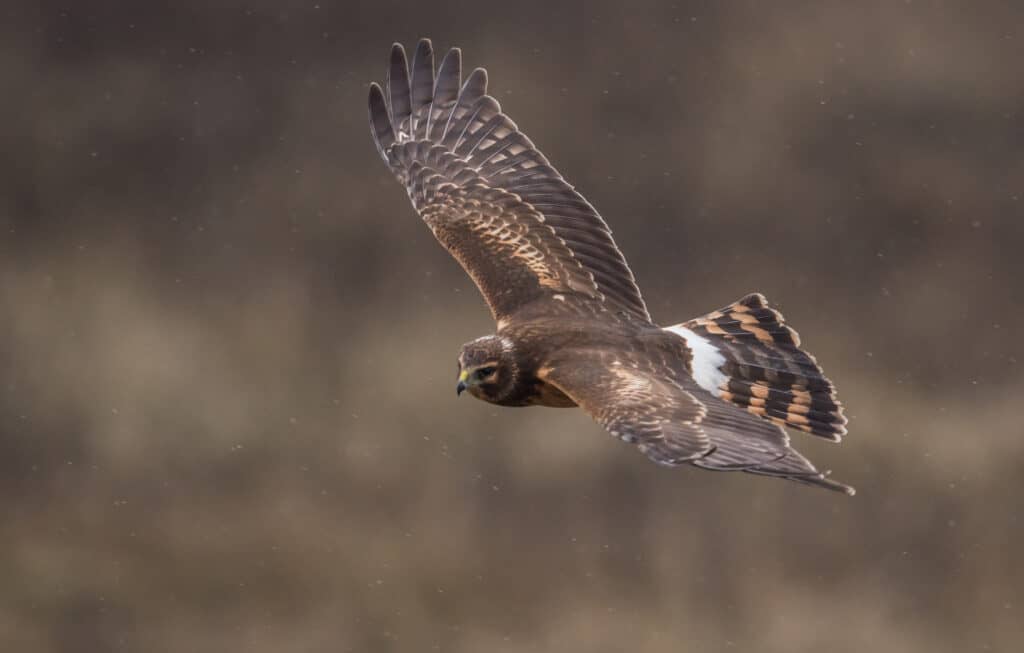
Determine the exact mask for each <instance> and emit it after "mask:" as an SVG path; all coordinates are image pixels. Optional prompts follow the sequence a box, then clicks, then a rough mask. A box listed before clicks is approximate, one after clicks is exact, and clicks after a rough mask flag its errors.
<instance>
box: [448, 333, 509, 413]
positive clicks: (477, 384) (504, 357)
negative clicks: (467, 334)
mask: <svg viewBox="0 0 1024 653" xmlns="http://www.w3.org/2000/svg"><path fill="white" fill-rule="evenodd" d="M512 352H513V350H512V342H511V341H510V340H509V339H508V338H503V337H501V336H484V337H483V338H477V339H476V340H474V341H472V342H467V343H466V344H464V345H462V351H461V352H459V377H458V381H457V385H456V386H455V390H456V392H457V393H458V394H460V395H461V394H462V392H463V390H466V391H469V394H471V395H473V396H474V397H476V398H477V399H481V400H483V401H487V402H491V403H498V402H500V401H501V400H502V399H504V398H506V397H508V396H509V395H510V394H511V392H512V390H513V389H514V388H515V385H516V381H517V378H518V369H517V366H516V363H515V358H514V357H513V353H512Z"/></svg>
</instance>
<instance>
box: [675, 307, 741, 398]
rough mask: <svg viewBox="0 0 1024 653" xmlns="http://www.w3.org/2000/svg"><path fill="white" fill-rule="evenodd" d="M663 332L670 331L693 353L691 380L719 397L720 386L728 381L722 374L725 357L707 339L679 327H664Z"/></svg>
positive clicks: (720, 392)
mask: <svg viewBox="0 0 1024 653" xmlns="http://www.w3.org/2000/svg"><path fill="white" fill-rule="evenodd" d="M665 331H671V332H672V333H674V334H676V335H677V336H679V337H681V338H682V339H683V340H685V341H686V346H687V347H689V348H690V351H691V352H693V363H692V366H693V380H694V381H696V382H697V385H699V386H700V387H702V388H704V389H705V390H707V391H708V392H710V393H711V394H713V395H714V396H716V397H718V396H721V394H722V389H721V386H722V385H723V384H724V383H725V382H726V381H728V380H729V377H728V376H727V375H726V374H725V373H724V372H722V369H721V368H722V365H723V364H725V356H723V355H722V352H721V351H719V349H718V347H716V346H714V345H713V344H711V341H710V340H708V339H707V338H704V337H702V336H698V335H697V334H696V333H694V332H693V331H690V330H689V329H687V328H686V327H684V326H681V325H676V326H670V327H666V328H665Z"/></svg>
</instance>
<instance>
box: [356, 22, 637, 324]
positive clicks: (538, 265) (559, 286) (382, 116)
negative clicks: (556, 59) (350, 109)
mask: <svg viewBox="0 0 1024 653" xmlns="http://www.w3.org/2000/svg"><path fill="white" fill-rule="evenodd" d="M461 70H462V65H461V54H460V53H459V51H458V50H452V51H451V52H449V53H448V55H447V56H446V57H445V58H444V60H443V61H442V64H441V67H440V69H439V71H438V75H437V78H436V79H435V78H434V69H433V50H432V47H431V45H430V42H429V41H428V40H425V39H424V40H422V41H420V43H419V45H418V46H417V48H416V55H415V59H414V62H413V66H412V75H411V79H410V75H409V66H408V63H407V59H406V55H405V50H404V49H403V48H402V47H401V46H400V45H397V44H396V45H395V46H394V47H393V48H392V52H391V59H390V62H389V74H388V83H387V86H386V88H387V89H388V92H387V97H385V94H384V93H382V92H381V91H380V89H379V87H377V86H376V85H372V86H371V89H370V121H371V125H372V127H373V133H374V139H375V142H376V144H377V147H378V150H379V151H380V154H381V156H382V157H383V158H384V160H385V161H386V162H387V163H388V165H389V166H390V167H391V170H392V172H393V173H394V174H395V176H396V177H397V178H398V180H399V181H400V182H401V183H402V184H403V185H405V187H406V189H407V191H408V193H409V197H410V199H411V200H412V203H413V206H414V207H415V208H416V210H417V211H418V212H419V213H420V215H421V216H422V217H423V218H424V220H425V221H426V222H427V224H428V225H429V226H430V228H431V230H432V231H433V232H434V235H435V236H437V238H438V240H439V241H440V242H441V243H442V244H443V245H444V246H445V247H446V248H448V250H449V251H450V252H451V253H452V255H453V256H454V257H455V258H456V259H457V260H458V261H459V263H461V264H462V266H463V268H465V270H466V272H467V273H468V274H469V275H470V277H472V279H473V280H474V282H476V284H477V285H478V286H479V288H480V290H481V292H482V293H483V295H484V298H485V300H486V301H487V303H488V305H489V306H490V308H491V312H492V313H493V314H494V317H495V319H496V320H498V321H499V322H500V321H503V320H507V319H508V318H510V317H511V316H512V315H514V314H515V313H516V312H517V311H518V310H519V309H520V308H522V307H523V306H525V305H526V304H530V303H532V302H537V301H548V302H551V301H562V302H572V303H575V304H577V305H580V308H581V310H582V311H584V312H587V313H589V314H592V315H594V316H598V317H603V318H605V319H616V320H619V319H623V318H625V319H633V320H637V321H639V322H641V323H649V322H650V316H649V315H648V313H647V308H646V306H645V305H644V302H643V299H642V298H641V296H640V291H639V289H638V288H637V286H636V282H635V280H634V278H633V274H632V272H631V271H630V269H629V267H628V265H627V264H626V260H625V258H624V257H623V255H622V253H621V252H620V251H619V249H618V247H617V246H616V245H615V242H614V241H613V240H612V237H611V230H610V229H609V228H608V225H607V224H606V223H605V222H604V220H603V219H602V218H601V216H600V215H599V214H598V213H597V211H596V210H595V209H594V208H593V206H591V205H590V204H589V203H588V202H587V201H586V199H584V198H583V196H582V195H580V194H579V193H577V192H576V191H575V190H574V189H573V187H572V186H571V185H569V184H568V183H567V182H566V181H565V180H564V179H563V178H562V176H561V175H560V174H559V173H558V172H557V171H556V170H555V169H554V168H553V167H552V166H551V165H550V163H549V162H548V160H547V159H546V158H545V157H544V155H543V154H541V153H540V152H539V151H538V150H537V149H536V147H535V146H534V145H533V143H532V142H530V139H529V138H527V137H526V135H525V134H523V133H522V132H520V131H519V130H518V128H517V127H516V124H515V123H514V122H512V120H511V119H509V118H508V116H506V115H505V114H504V113H502V111H501V107H500V105H499V104H498V102H497V100H495V99H494V98H493V97H491V96H490V95H487V74H486V72H485V71H484V70H482V69H479V68H478V69H476V70H474V71H473V73H472V74H471V75H470V76H469V78H468V79H467V80H466V83H465V84H464V85H462V86H461V89H460V90H459V91H458V93H457V94H456V92H455V89H459V85H460V76H461Z"/></svg>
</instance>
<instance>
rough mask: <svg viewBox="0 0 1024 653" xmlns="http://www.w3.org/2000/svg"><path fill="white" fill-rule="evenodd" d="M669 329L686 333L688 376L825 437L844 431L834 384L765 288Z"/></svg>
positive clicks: (782, 422)
mask: <svg viewBox="0 0 1024 653" xmlns="http://www.w3.org/2000/svg"><path fill="white" fill-rule="evenodd" d="M668 330H669V331H672V332H673V333H676V334H678V335H680V336H682V337H683V338H684V339H685V340H686V343H687V346H688V347H689V348H690V350H691V352H692V353H693V363H692V365H693V376H694V379H695V380H696V381H697V383H698V385H700V386H701V387H702V388H704V389H705V390H707V391H708V392H710V393H711V394H713V395H714V396H716V397H719V398H721V399H724V400H726V401H729V402H732V403H733V404H736V405H737V406H739V407H741V408H743V409H744V410H746V411H747V412H749V413H751V414H753V415H757V416H758V417H762V418H764V419H766V420H768V421H770V422H772V423H774V424H778V425H780V426H788V427H790V428H793V429H797V430H799V431H804V432H806V433H812V434H814V435H817V436H820V437H823V438H826V439H828V440H832V441H835V442H838V441H839V440H840V439H841V438H842V436H843V435H845V434H846V423H847V420H846V417H845V416H844V415H843V408H842V405H841V404H840V403H839V401H837V400H836V391H835V386H834V385H832V382H831V381H829V380H828V378H826V377H825V374H824V372H823V371H822V369H821V366H819V365H818V362H817V361H816V360H815V359H814V357H813V356H811V355H810V354H808V353H807V352H806V351H804V350H803V349H801V348H800V336H799V335H798V334H797V332H796V331H794V330H793V329H792V328H790V327H789V326H788V325H787V324H786V322H785V319H784V318H783V317H782V314H781V313H779V312H778V311H777V310H775V309H773V308H771V307H770V306H769V305H768V301H767V300H766V299H765V297H764V295H761V294H759V293H754V294H751V295H747V296H746V297H744V298H742V299H740V300H739V301H737V302H734V303H732V304H730V305H729V306H726V307H724V308H721V309H719V310H717V311H713V312H711V313H708V314H707V315H704V316H702V317H698V318H695V319H693V320H690V321H689V322H684V323H683V324H679V325H676V326H672V327H668Z"/></svg>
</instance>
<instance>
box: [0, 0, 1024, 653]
mask: <svg viewBox="0 0 1024 653" xmlns="http://www.w3.org/2000/svg"><path fill="white" fill-rule="evenodd" d="M286 5H287V6H286ZM625 5H626V3H620V2H614V1H612V0H601V1H597V2H587V3H555V2H551V1H550V0H523V1H521V2H516V3H501V4H490V3H485V2H479V1H474V2H470V1H468V0H450V1H446V2H440V1H425V2H417V3H407V2H398V1H397V0H377V1H375V2H366V3H364V4H359V3H352V2H342V1H340V0H338V1H332V0H319V1H318V2H314V1H313V0H309V1H308V2H302V3H280V2H272V1H270V0H252V1H250V2H246V3H235V2H222V1H217V2H205V1H200V0H192V1H186V0H177V1H175V2H146V3H140V2H128V1H127V0H120V1H114V0H107V1H103V2H101V1H99V0H93V1H79V2H62V3H57V2H49V1H44V2H38V3H27V2H26V3H21V4H20V6H19V3H17V2H14V3H10V2H8V3H4V6H3V8H2V9H0V100H2V101H0V152H2V155H0V514H2V515H3V518H2V519H0V650H3V651H18V652H22V651H27V652H34V651H61V652H63V651H67V652H69V653H71V652H74V653H91V652H93V651H97V652H99V651H140V652H141V651H146V652H164V651H166V652H172V651H173V652H180V651H188V652H198V653H205V652H210V653H214V652H216V653H222V652H225V651H246V652H252V653H279V652H286V651H287V652H289V653H291V652H321V651H323V652H352V653H364V652H377V651H382V652H391V651H395V652H399V651H401V652H404V651H410V652H412V651H417V652H418V651H434V650H437V651H451V652H456V653H480V652H487V653H513V652H515V653H518V652H521V651H537V652H552V653H554V652H558V653H569V652H575V651H587V652H608V653H612V652H619V651H636V652H639V653H655V652H670V651H671V652H679V651H694V652H697V651H701V652H703V651H752V652H756V653H774V652H778V653H802V652H811V651H815V652H818V651H828V652H829V653H847V652H849V653H863V652H865V651H900V652H911V653H916V652H921V653H935V652H944V651H958V652H967V651H979V652H981V651H997V652H999V651H1009V652H1012V651H1018V650H1022V648H1024V562H1022V558H1021V550H1022V547H1024V513H1022V509H1021V501H1022V498H1024V426H1022V419H1021V417H1020V413H1021V408H1022V401H1021V396H1022V395H1024V374H1022V372H1024V344H1022V343H1024V277H1022V275H1024V258H1022V256H1021V253H1022V251H1024V247H1022V246H1024V197H1022V196H1024V72H1022V70H1024V69H1022V67H1021V65H1022V64H1021V62H1022V61H1024V27H1022V26H1024V4H1022V3H1019V2H994V1H987V2H978V3H968V2H952V1H950V2H932V1H925V0H914V1H913V2H910V1H907V2H889V1H883V0H869V1H867V2H822V3H811V2H787V3H758V2H728V3H725V2H688V1H685V0H679V1H676V2H663V3H654V2H639V3H630V4H629V8H628V9H627V8H624V7H625ZM420 36H429V37H432V38H433V39H434V44H435V47H436V48H437V49H438V50H441V51H443V50H445V49H447V48H448V47H450V46H453V45H458V46H461V47H462V48H463V50H464V55H465V61H466V65H467V66H468V67H470V68H471V67H474V66H485V67H487V68H488V69H489V72H490V75H491V88H492V91H493V92H494V94H495V95H496V97H498V99H499V100H500V101H501V102H502V105H503V107H504V108H505V110H506V111H507V112H508V113H509V114H510V115H511V116H512V117H513V118H514V119H515V120H516V121H517V123H518V124H519V126H520V127H521V128H522V129H523V130H524V131H525V132H526V133H527V134H529V135H530V137H531V138H532V139H533V140H534V141H535V142H536V143H537V144H538V146H539V147H540V148H541V149H542V150H543V151H544V152H545V153H546V154H547V156H548V157H549V158H550V159H551V160H552V161H553V162H554V163H555V165H556V166H558V167H559V169H560V170H561V171H562V172H563V174H565V176H566V177H567V178H568V179H569V180H570V181H572V182H573V183H574V184H575V185H576V186H577V187H578V188H579V189H580V191H581V192H583V193H584V194H585V195H586V196H587V197H588V198H589V199H590V200H591V201H592V202H593V203H594V204H595V205H596V206H597V207H598V209H600V210H601V211H602V213H603V214H604V216H605V218H606V219H607V220H608V222H609V223H610V224H611V226H612V228H613V229H614V230H615V234H616V238H617V240H618V243H619V245H620V247H621V248H622V249H623V251H624V252H625V254H626V257H627V258H628V260H629V261H630V263H631V265H632V268H633V270H634V272H635V273H636V276H637V278H638V280H639V283H640V286H641V288H642V289H643V291H644V294H645V297H646V299H647V303H648V305H649V307H650V309H651V312H652V313H653V315H654V316H655V319H657V320H659V321H660V322H662V323H663V324H672V323H676V322H680V321H682V320H684V319H688V318H690V317H694V316H696V315H699V314H702V313H705V312H707V311H710V310H712V309H715V308H718V307H720V306H722V305H724V304H727V303H728V302H730V301H733V300H735V299H737V298H739V297H741V296H742V295H744V294H746V293H748V292H751V291H760V292H763V293H765V294H766V295H767V297H768V298H769V299H770V300H771V301H772V302H773V303H774V304H776V305H777V306H778V307H779V308H780V309H781V310H782V311H783V312H784V313H785V315H786V317H787V318H788V320H789V322H790V323H791V324H792V325H793V326H794V327H795V328H796V329H797V330H799V331H800V333H801V335H802V337H803V341H804V344H805V345H806V347H807V349H808V350H809V351H811V352H812V353H814V354H815V355H816V356H817V357H818V360H819V361H820V362H821V363H822V365H823V366H824V368H825V371H826V372H827V373H828V375H829V376H830V377H831V378H832V379H833V380H834V381H835V382H836V384H837V386H838V388H839V393H840V398H841V399H842V400H843V402H844V403H845V405H846V406H847V411H848V415H849V416H850V418H851V422H850V425H849V429H850V435H849V436H848V437H847V438H846V440H845V441H844V442H843V444H842V445H840V446H835V445H831V444H829V443H827V442H823V441H820V440H816V439H814V438H812V437H809V436H805V435H802V434H794V436H793V437H794V440H795V441H796V442H798V445H799V448H800V449H801V451H803V452H804V453H806V454H807V455H808V456H809V457H810V458H811V459H812V460H814V461H815V462H816V463H817V464H818V465H819V466H820V467H822V468H824V469H832V470H833V472H834V475H835V477H836V478H838V479H841V480H843V481H846V482H849V483H851V484H853V485H855V486H856V487H857V489H858V495H857V496H856V497H854V498H852V499H851V498H848V497H845V496H842V495H838V494H833V493H829V492H823V491H820V490H814V489H811V488H806V487H801V486H799V485H796V484H788V483H784V482H781V481H775V480H770V479H763V478H756V477H751V476H748V475H743V474H713V473H708V472H701V471H698V470H695V469H691V468H685V469H679V470H666V469H662V468H659V467H657V466H655V465H652V464H651V463H650V462H648V461H647V460H646V459H645V457H644V456H642V455H640V454H638V453H637V452H636V451H635V450H634V449H633V448H632V447H630V446H628V445H625V444H622V443H620V442H617V441H615V440H614V439H613V438H611V437H610V436H608V435H607V434H606V433H604V432H603V431H602V430H601V429H600V428H599V427H598V426H597V425H595V424H594V423H593V422H591V420H590V419H589V418H588V417H587V416H586V415H584V414H583V413H582V412H580V411H576V410H573V411H567V410H554V409H540V408H533V409H499V408H495V407H492V406H488V405H485V404H483V403H481V402H477V401H473V400H472V399H469V398H467V397H463V398H462V399H460V400H457V399H456V397H455V392H454V384H455V379H454V374H455V357H456V354H457V352H458V348H459V346H460V345H461V343H463V342H465V341H467V340H470V339H472V338H474V337H476V336H478V335H482V334H485V333H489V332H490V331H491V330H492V329H493V324H492V323H491V320H490V317H489V315H488V313H487V310H486V308H485V306H484V304H483V302H482V300H481V299H480V298H479V297H478V295H477V292H476V289H475V288H474V287H473V285H472V283H471V282H470V281H469V279H468V278H467V277H466V276H465V275H464V274H463V273H462V271H461V269H460V268H459V267H458V266H457V264H456V263H455V262H454V261H453V260H451V259H450V258H449V257H448V255H447V254H446V253H445V252H444V251H443V250H442V249H441V248H440V247H439V246H438V245H437V244H436V243H435V242H434V241H433V237H432V236H431V234H430V233H429V231H428V230H427V229H426V227H425V226H424V225H422V224H421V223H420V222H419V220H418V219H417V218H416V216H415V214H414V213H413V211H412V208H411V207H410V206H409V202H408V200H407V198H406V196H405V194H404V192H403V190H402V189H401V188H400V187H399V185H398V184H397V183H395V181H394V180H393V179H392V178H391V177H390V175H389V173H388V171H387V169H386V168H385V166H384V165H383V163H382V162H381V161H380V160H379V159H377V154H376V151H375V149H374V146H373V143H372V139H371V137H370V133H369V129H368V126H367V118H366V104H365V103H366V95H367V89H368V83H369V82H370V81H374V80H381V79H382V78H383V76H384V73H385V62H386V59H387V54H388V49H389V47H390V45H391V43H392V41H395V40H400V41H403V42H404V43H406V44H407V45H411V44H413V43H414V42H415V40H416V39H417V38H418V37H420Z"/></svg>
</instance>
